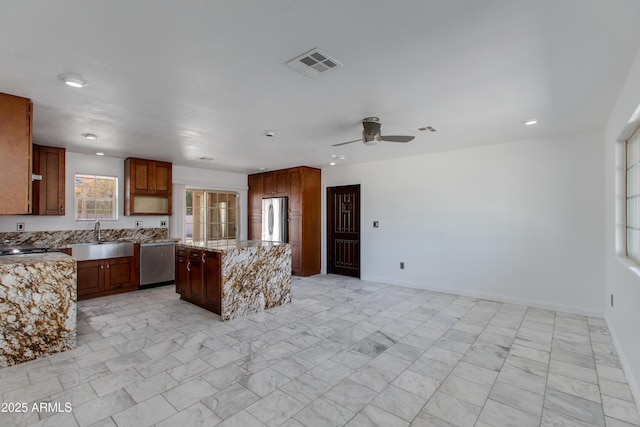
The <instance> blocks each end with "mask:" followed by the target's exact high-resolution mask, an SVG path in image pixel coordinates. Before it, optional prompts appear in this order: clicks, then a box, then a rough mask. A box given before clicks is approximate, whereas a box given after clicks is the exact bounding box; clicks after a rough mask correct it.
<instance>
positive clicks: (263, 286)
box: [175, 240, 291, 320]
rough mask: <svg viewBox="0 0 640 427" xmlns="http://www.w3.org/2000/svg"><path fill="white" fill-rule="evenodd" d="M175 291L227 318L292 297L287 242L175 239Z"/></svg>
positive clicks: (289, 299)
mask: <svg viewBox="0 0 640 427" xmlns="http://www.w3.org/2000/svg"><path fill="white" fill-rule="evenodd" d="M175 275H176V280H175V282H176V292H178V293H179V294H180V295H181V298H182V299H183V300H185V301H189V302H191V303H194V304H197V305H199V306H201V307H204V308H206V309H208V310H211V311H213V312H214V313H217V314H219V315H220V317H221V318H222V320H231V319H235V318H237V317H241V316H244V315H247V314H251V313H256V312H259V311H262V310H264V309H267V308H272V307H276V306H279V305H282V304H286V303H288V302H290V301H291V245H289V244H287V243H273V242H264V241H259V240H247V241H235V240H229V241H227V240H224V241H214V242H206V243H204V242H196V243H187V244H183V243H178V244H177V245H176V265H175Z"/></svg>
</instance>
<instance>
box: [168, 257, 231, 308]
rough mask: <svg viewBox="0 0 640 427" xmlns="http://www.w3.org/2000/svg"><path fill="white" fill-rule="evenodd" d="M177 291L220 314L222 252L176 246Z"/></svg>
mask: <svg viewBox="0 0 640 427" xmlns="http://www.w3.org/2000/svg"><path fill="white" fill-rule="evenodd" d="M175 262H176V268H175V271H176V273H175V274H176V277H175V284H176V292H177V293H179V294H180V296H181V298H182V299H184V300H186V301H189V302H191V303H193V304H197V305H199V306H202V307H205V308H206V309H208V310H211V311H213V312H214V313H216V314H220V300H221V297H222V294H221V280H222V279H221V272H220V254H219V253H217V252H211V251H203V250H198V249H187V248H181V247H176V261H175Z"/></svg>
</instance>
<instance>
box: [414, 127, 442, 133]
mask: <svg viewBox="0 0 640 427" xmlns="http://www.w3.org/2000/svg"><path fill="white" fill-rule="evenodd" d="M418 130H419V131H420V132H424V131H427V130H428V131H429V132H438V129H436V128H434V127H433V126H424V127H421V128H418Z"/></svg>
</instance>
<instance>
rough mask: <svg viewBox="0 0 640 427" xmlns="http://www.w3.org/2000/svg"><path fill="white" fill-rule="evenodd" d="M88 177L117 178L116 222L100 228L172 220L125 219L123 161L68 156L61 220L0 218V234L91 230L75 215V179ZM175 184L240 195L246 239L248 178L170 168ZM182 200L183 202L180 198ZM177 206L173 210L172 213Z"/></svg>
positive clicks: (153, 224)
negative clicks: (21, 226)
mask: <svg viewBox="0 0 640 427" xmlns="http://www.w3.org/2000/svg"><path fill="white" fill-rule="evenodd" d="M76 173H90V174H97V175H109V176H117V177H118V219H117V220H116V221H100V223H101V225H102V228H105V229H108V228H134V227H135V223H136V221H143V226H144V227H145V228H151V227H160V221H161V220H168V221H169V222H170V223H171V221H174V220H175V217H176V216H175V215H172V216H165V215H158V216H156V215H135V216H124V159H119V158H114V157H104V156H95V155H85V154H78V153H70V152H67V156H66V214H65V215H64V216H37V215H0V231H1V232H7V231H17V230H16V228H17V223H18V222H23V223H25V231H47V230H84V229H91V228H93V221H76V220H75V216H74V215H75V214H74V210H73V207H74V175H75V174H76ZM173 181H174V183H181V184H185V185H187V186H192V187H193V186H195V187H198V188H214V189H234V190H237V191H240V197H241V207H240V209H241V216H242V218H243V221H244V225H242V224H241V232H242V230H245V231H244V236H246V234H247V233H246V214H245V213H246V212H247V210H246V209H247V207H246V205H247V201H246V199H247V175H245V174H235V173H228V172H214V171H208V170H204V169H195V168H186V167H180V166H174V167H173ZM183 199H184V198H183ZM177 208H178V206H176V205H175V203H174V206H173V210H174V212H175V211H176V210H177Z"/></svg>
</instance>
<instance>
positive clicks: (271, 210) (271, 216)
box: [269, 204, 273, 236]
mask: <svg viewBox="0 0 640 427" xmlns="http://www.w3.org/2000/svg"><path fill="white" fill-rule="evenodd" d="M269 235H270V236H273V205H272V204H270V205H269Z"/></svg>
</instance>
